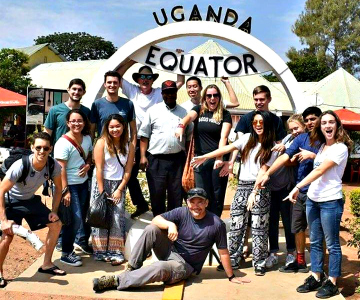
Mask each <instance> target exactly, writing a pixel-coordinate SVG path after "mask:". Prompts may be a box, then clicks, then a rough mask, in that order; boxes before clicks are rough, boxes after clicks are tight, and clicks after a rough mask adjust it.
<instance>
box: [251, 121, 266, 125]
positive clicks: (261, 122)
mask: <svg viewBox="0 0 360 300" xmlns="http://www.w3.org/2000/svg"><path fill="white" fill-rule="evenodd" d="M252 124H253V125H254V126H256V125H257V124H259V125H262V124H264V121H263V120H254V121H252Z"/></svg>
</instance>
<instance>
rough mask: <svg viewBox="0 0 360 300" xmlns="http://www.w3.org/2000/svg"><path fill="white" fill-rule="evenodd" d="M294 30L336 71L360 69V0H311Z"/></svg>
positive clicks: (307, 2) (308, 1)
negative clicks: (340, 68) (340, 69)
mask: <svg viewBox="0 0 360 300" xmlns="http://www.w3.org/2000/svg"><path fill="white" fill-rule="evenodd" d="M292 30H293V32H294V33H295V34H296V35H297V36H298V37H300V41H301V43H302V44H306V45H308V46H309V49H310V51H311V52H313V53H315V54H316V56H317V58H318V59H319V61H325V62H326V64H327V65H328V67H329V68H330V69H331V71H332V72H333V71H335V70H337V69H338V68H339V67H342V68H344V69H346V70H347V71H349V72H350V73H352V74H354V73H356V72H358V71H359V70H360V66H359V65H360V50H359V49H360V1H359V0H307V1H306V4H305V11H303V12H302V13H301V14H300V16H299V18H298V19H297V20H296V22H295V24H294V26H293V28H292Z"/></svg>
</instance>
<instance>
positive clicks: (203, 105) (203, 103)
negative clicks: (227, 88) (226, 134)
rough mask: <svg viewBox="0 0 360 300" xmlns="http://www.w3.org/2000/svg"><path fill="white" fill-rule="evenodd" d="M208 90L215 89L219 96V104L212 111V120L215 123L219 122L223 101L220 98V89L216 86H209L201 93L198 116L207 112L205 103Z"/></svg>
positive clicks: (221, 116) (221, 117)
mask: <svg viewBox="0 0 360 300" xmlns="http://www.w3.org/2000/svg"><path fill="white" fill-rule="evenodd" d="M208 89H216V90H217V92H218V94H219V103H218V106H217V108H216V110H215V111H214V114H213V118H214V119H215V121H216V122H220V121H222V119H223V111H224V104H223V101H222V96H221V92H220V89H219V88H218V86H217V85H216V84H209V85H208V86H207V87H206V88H205V89H204V91H203V93H202V96H201V109H200V116H201V115H202V114H203V113H204V112H206V111H209V107H208V106H207V103H206V93H207V90H208Z"/></svg>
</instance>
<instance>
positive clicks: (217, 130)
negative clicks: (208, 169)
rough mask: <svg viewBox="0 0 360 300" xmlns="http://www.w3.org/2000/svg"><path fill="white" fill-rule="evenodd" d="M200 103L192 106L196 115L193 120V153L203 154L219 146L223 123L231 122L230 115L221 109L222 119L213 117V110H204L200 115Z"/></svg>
mask: <svg viewBox="0 0 360 300" xmlns="http://www.w3.org/2000/svg"><path fill="white" fill-rule="evenodd" d="M200 109H201V105H197V106H194V107H193V108H192V110H194V111H196V113H197V115H198V117H197V118H196V119H195V121H194V139H195V154H196V155H203V154H206V153H209V152H211V151H214V150H216V149H218V148H219V141H220V137H221V129H222V125H223V123H230V124H232V120H231V115H230V113H229V111H227V110H226V109H224V110H223V119H222V120H221V121H219V122H217V121H215V120H214V119H213V114H214V113H213V112H211V111H205V112H204V113H203V114H202V115H201V116H200Z"/></svg>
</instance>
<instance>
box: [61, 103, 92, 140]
mask: <svg viewBox="0 0 360 300" xmlns="http://www.w3.org/2000/svg"><path fill="white" fill-rule="evenodd" d="M72 114H79V115H80V116H81V117H82V119H83V121H84V128H83V130H81V134H82V135H88V134H90V121H89V119H88V117H87V116H86V115H85V114H84V112H83V111H81V110H80V109H78V108H74V109H72V110H70V111H69V112H68V113H67V114H66V122H69V120H70V116H71V115H72ZM69 130H70V128H69V127H67V131H69Z"/></svg>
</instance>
